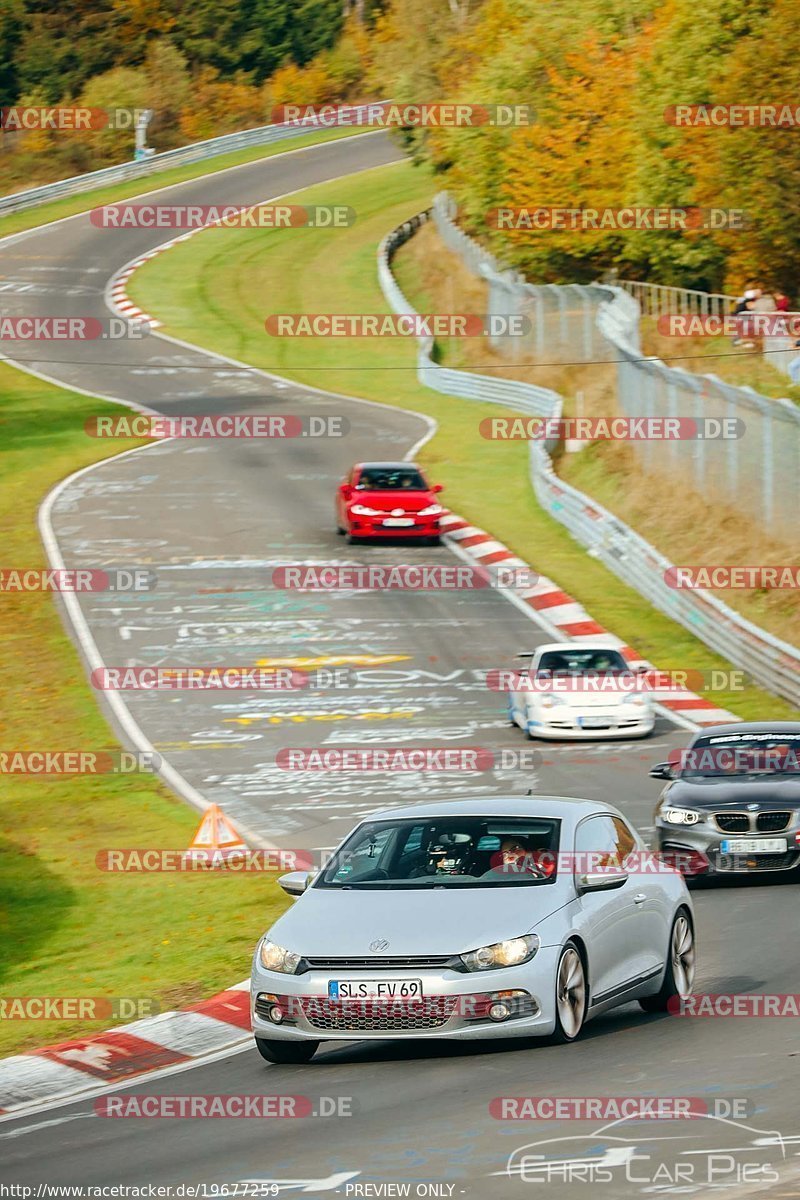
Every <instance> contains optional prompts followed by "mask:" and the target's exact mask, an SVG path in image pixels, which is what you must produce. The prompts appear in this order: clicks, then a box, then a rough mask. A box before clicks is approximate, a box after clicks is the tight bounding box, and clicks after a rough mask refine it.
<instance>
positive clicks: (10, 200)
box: [0, 100, 388, 217]
mask: <svg viewBox="0 0 800 1200" xmlns="http://www.w3.org/2000/svg"><path fill="white" fill-rule="evenodd" d="M384 103H388V101H382V100H381V101H375V104H384ZM367 107H370V106H368V105H360V106H357V107H356V108H355V109H354V110H353V111H354V113H356V112H363V111H364V110H365V109H366V108H367ZM321 124H322V123H321V122H320V121H319V120H318V119H316V118H313V117H308V118H303V119H301V120H299V121H298V122H297V123H294V122H293V123H292V124H291V125H260V126H258V127H257V128H256V129H244V130H242V131H241V132H240V133H225V134H222V136H221V137H215V138H209V139H208V141H205V142H192V144H191V145H190V146H179V147H178V149H177V150H165V151H164V153H163V154H154V155H153V156H152V157H151V158H146V159H142V160H141V161H139V162H126V163H119V164H118V165H117V166H114V167H104V168H103V169H102V170H101V171H91V172H89V173H88V174H87V175H75V176H74V177H73V178H72V179H60V180H58V181H57V182H56V183H45V184H42V186H41V187H36V188H29V189H27V190H26V191H24V192H14V193H12V195H10V196H0V217H2V216H7V215H8V214H10V213H15V212H22V211H23V210H24V209H26V208H34V207H35V206H36V205H37V204H44V203H46V202H47V201H49V200H60V199H61V198H62V197H64V196H74V195H77V194H79V193H80V192H88V191H92V190H93V189H94V188H97V187H102V186H103V185H104V184H107V183H126V182H127V181H128V180H129V179H146V178H147V176H149V175H155V174H157V173H158V172H159V171H163V170H164V169H165V168H167V167H183V166H186V165H187V164H190V163H195V162H202V161H203V160H204V159H208V158H214V157H216V156H217V155H218V154H230V153H231V152H232V151H236V150H247V149H249V148H250V147H251V146H267V145H269V144H270V143H271V142H280V141H283V139H284V138H293V137H299V136H300V135H301V134H303V133H308V132H309V131H310V130H313V129H316V128H320V126H321ZM353 124H354V125H357V124H358V122H357V120H355V119H354V121H353ZM323 127H325V128H327V126H323Z"/></svg>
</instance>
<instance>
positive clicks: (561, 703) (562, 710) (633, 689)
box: [508, 642, 655, 739]
mask: <svg viewBox="0 0 800 1200" xmlns="http://www.w3.org/2000/svg"><path fill="white" fill-rule="evenodd" d="M519 657H520V658H528V657H529V658H530V662H529V664H528V666H527V667H524V668H523V669H521V670H518V671H517V672H515V684H514V687H513V688H512V690H510V691H509V700H508V707H509V718H510V720H511V723H512V724H513V725H519V727H520V729H523V730H524V731H525V733H526V734H527V735H528V737H529V738H577V739H589V738H614V737H626V738H632V737H634V738H635V737H647V735H648V734H649V733H652V730H653V726H654V725H655V710H654V707H653V699H652V689H651V687H650V686H649V684H648V681H647V679H646V672H645V670H644V669H637V668H633V667H631V665H630V664H629V663H628V662H627V661H626V659H625V658H624V657H623V656H622V654H621V653H620V652H619V650H613V649H611V650H609V649H606V648H605V647H604V646H595V645H592V644H591V643H587V642H584V643H581V642H563V643H562V642H551V643H549V644H548V645H546V646H539V648H538V649H537V650H534V651H533V652H532V653H530V655H528V654H521V655H520V656H519Z"/></svg>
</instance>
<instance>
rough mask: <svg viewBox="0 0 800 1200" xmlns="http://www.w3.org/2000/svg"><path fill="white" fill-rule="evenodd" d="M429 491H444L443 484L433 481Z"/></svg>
mask: <svg viewBox="0 0 800 1200" xmlns="http://www.w3.org/2000/svg"><path fill="white" fill-rule="evenodd" d="M431 491H432V492H443V491H444V487H443V485H442V484H441V483H435V484H434V485H433V487H432V488H431Z"/></svg>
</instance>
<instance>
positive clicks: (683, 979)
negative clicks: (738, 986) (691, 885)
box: [639, 908, 695, 1012]
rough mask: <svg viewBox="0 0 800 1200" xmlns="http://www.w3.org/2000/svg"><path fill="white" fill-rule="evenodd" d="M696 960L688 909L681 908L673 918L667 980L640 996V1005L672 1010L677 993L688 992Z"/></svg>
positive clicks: (692, 929)
mask: <svg viewBox="0 0 800 1200" xmlns="http://www.w3.org/2000/svg"><path fill="white" fill-rule="evenodd" d="M694 963H695V945H694V927H693V925H692V919H691V917H690V916H689V914H688V912H687V911H686V909H685V908H682V909H680V910H679V911H678V913H677V914H676V916H675V920H674V921H673V922H672V929H671V931H670V935H669V947H668V950H667V969H666V971H665V972H664V982H663V983H662V985H661V987H660V989H659V990H658V991H657V992H656V994H655V995H654V996H643V997H642V998H641V1000H640V1001H639V1005H640V1006H641V1008H643V1009H644V1011H645V1012H669V1008H670V1003H671V1001H672V1000H673V999H674V998H675V996H688V995H689V994H690V993H691V990H692V983H693V982H694Z"/></svg>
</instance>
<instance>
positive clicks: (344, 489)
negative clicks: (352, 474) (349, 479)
mask: <svg viewBox="0 0 800 1200" xmlns="http://www.w3.org/2000/svg"><path fill="white" fill-rule="evenodd" d="M339 491H340V492H341V493H342V496H343V498H344V499H345V500H349V499H350V497H351V496H352V494H353V488H352V485H351V484H349V483H343V484H342V486H341V487H340V489H339Z"/></svg>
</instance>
